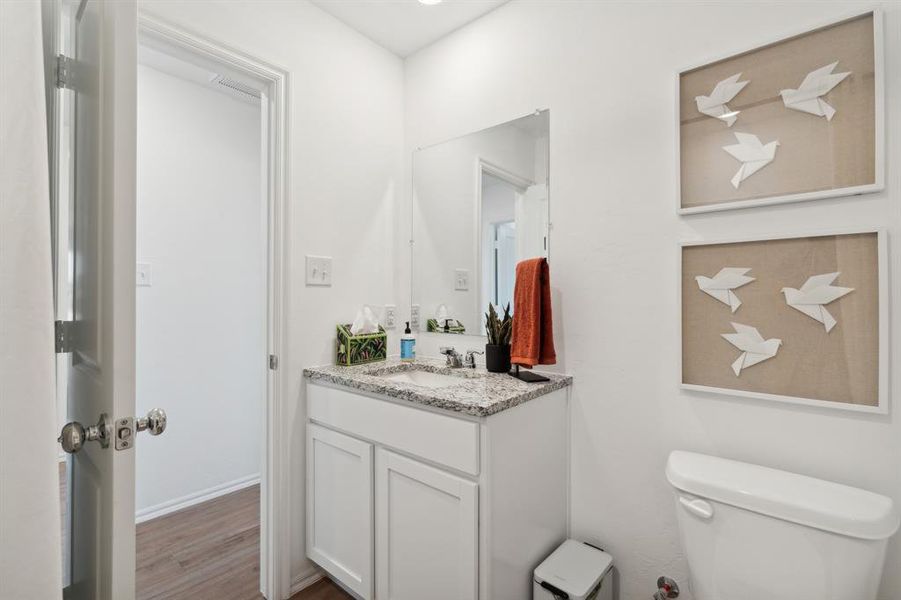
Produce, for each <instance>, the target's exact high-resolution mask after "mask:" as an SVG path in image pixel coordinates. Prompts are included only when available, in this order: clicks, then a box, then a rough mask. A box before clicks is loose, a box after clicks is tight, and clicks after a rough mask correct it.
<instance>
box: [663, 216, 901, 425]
mask: <svg viewBox="0 0 901 600" xmlns="http://www.w3.org/2000/svg"><path fill="white" fill-rule="evenodd" d="M859 234H876V249H877V261H878V264H877V266H876V269H877V276H878V278H879V286H878V287H879V289H878V292H877V294H878V302H879V327H878V337H879V340H878V362H879V365H878V370H879V372H878V404H877V405H876V406H868V405H861V404H851V403H845V402H836V401H831V400H821V399H817V398H803V397H796V396H786V395H782V394H770V393H762V392H754V391H747V390H740V389H734V388H721V387H714V386H706V385H699V384H690V383H685V382H684V381H683V376H684V358H685V357H684V350H683V330H682V318H683V314H684V313H683V302H682V297H683V287H682V279H683V277H682V251H683V249H684V248H689V247H695V246H714V245H720V244H737V243H743V242H765V241H775V240H791V239H803V238H816V237H828V236H842V235H859ZM679 272H680V276H679V278H678V281H679V283H678V311H679V312H678V315H677V321H678V328H679V387H680V389H682V390H685V391H688V392H697V393H704V394H710V395H719V396H729V397H737V398H749V399H753V400H763V401H767V402H777V403H785V404H795V405H802V406H814V407H820V408H828V409H833V410H844V411H851V412H858V413H869V414H877V415H886V414H888V413H889V331H890V325H889V287H888V285H889V282H888V233H887V230H886V229H885V228H880V227H874V228H849V229H829V230H818V231H801V232H796V233H790V234H773V235H764V236H739V237H727V238H716V239H703V240H691V241H683V242H680V243H679Z"/></svg>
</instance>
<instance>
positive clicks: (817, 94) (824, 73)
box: [779, 61, 851, 121]
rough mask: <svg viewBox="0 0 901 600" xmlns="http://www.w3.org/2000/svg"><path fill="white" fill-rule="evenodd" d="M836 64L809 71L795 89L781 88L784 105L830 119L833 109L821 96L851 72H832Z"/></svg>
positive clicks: (780, 93) (833, 113)
mask: <svg viewBox="0 0 901 600" xmlns="http://www.w3.org/2000/svg"><path fill="white" fill-rule="evenodd" d="M837 64H838V61H836V62H834V63H832V64H831V65H826V66H825V67H820V68H819V69H816V70H815V71H811V72H810V73H808V74H807V77H805V78H804V81H802V82H801V85H800V87H798V89H796V90H782V91H781V92H779V95H780V96H782V102H783V103H784V104H785V107H786V108H791V109H794V110H800V111H802V112H806V113H810V114H812V115H816V116H818V117H826V120H827V121H831V120H832V117H834V116H835V109H834V108H832V107H831V106H829V105H828V104H827V103H826V101H825V100H823V98H822V96H824V95H825V94H827V93H829V91H830V90H831V89H832V88H834V87H835V86H837V85H838V84H839V83H841V82H842V80H843V79H844V78H845V77H847V76H848V75H850V74H851V71H847V72H845V73H833V72H832V70H833V69H835V66H836V65H837Z"/></svg>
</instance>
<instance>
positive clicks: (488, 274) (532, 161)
mask: <svg viewBox="0 0 901 600" xmlns="http://www.w3.org/2000/svg"><path fill="white" fill-rule="evenodd" d="M549 122H550V115H549V112H548V111H547V110H543V111H536V112H535V113H533V114H531V115H528V116H525V117H522V118H520V119H516V120H514V121H510V122H508V123H503V124H501V125H497V126H495V127H491V128H490V129H485V130H483V131H479V132H476V133H472V134H469V135H465V136H463V137H459V138H456V139H453V140H450V141H447V142H443V143H440V144H436V145H434V146H429V147H427V148H421V149H419V150H417V151H416V152H414V154H413V245H412V260H413V265H412V273H413V278H412V290H411V297H412V304H413V306H414V307H417V306H418V307H419V330H420V332H423V333H436V334H467V335H484V333H485V322H484V321H485V316H484V315H485V313H486V312H487V310H488V304H489V303H492V304H494V305H495V306H496V307H498V312H500V313H501V314H502V313H503V307H504V306H506V305H507V303H508V302H509V303H510V306H511V310H512V306H513V287H514V285H515V273H516V264H517V263H518V262H519V261H521V260H524V259H527V258H535V257H547V256H548V245H549V240H548V222H549V220H548V207H549V204H548V192H549V190H548V139H549V136H548V133H549Z"/></svg>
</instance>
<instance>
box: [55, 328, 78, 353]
mask: <svg viewBox="0 0 901 600" xmlns="http://www.w3.org/2000/svg"><path fill="white" fill-rule="evenodd" d="M53 335H54V338H55V340H56V353H57V354H66V353H68V352H72V350H73V349H74V348H75V321H54V322H53Z"/></svg>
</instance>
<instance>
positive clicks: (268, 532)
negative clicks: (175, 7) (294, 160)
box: [138, 12, 290, 600]
mask: <svg viewBox="0 0 901 600" xmlns="http://www.w3.org/2000/svg"><path fill="white" fill-rule="evenodd" d="M138 34H139V39H140V37H141V36H148V37H151V38H153V39H155V40H159V41H161V42H163V43H165V44H167V45H171V46H174V47H176V48H178V49H179V50H183V51H186V52H188V53H190V54H194V55H198V56H201V57H203V58H205V59H208V60H213V61H215V62H217V63H220V64H222V65H224V66H226V67H228V68H230V69H232V70H234V71H237V72H239V73H242V74H244V75H246V76H248V77H251V78H253V79H256V80H260V81H262V82H263V83H264V85H265V89H264V90H263V93H264V95H265V97H266V99H267V100H268V106H267V107H266V115H265V126H264V129H263V131H262V133H263V135H264V139H265V144H266V156H265V161H266V167H265V178H264V180H265V183H266V186H265V190H266V191H265V197H266V212H267V229H268V231H267V271H268V272H267V288H268V289H267V323H266V347H267V352H268V354H269V356H270V357H273V356H274V357H275V363H274V364H273V363H272V361H271V359H270V363H269V365H268V369H267V380H266V403H265V409H264V415H263V424H264V427H263V461H262V463H263V464H262V471H261V481H260V592H261V593H262V594H263V595H264V596H265V597H266V598H269V599H270V600H283V599H284V598H287V597H288V593H289V591H290V546H289V542H290V540H289V538H288V531H289V525H290V514H289V513H288V509H289V498H290V482H289V479H288V475H289V472H288V466H289V456H288V447H289V445H288V443H287V442H288V435H287V429H286V424H285V423H286V419H285V414H286V413H285V408H284V402H285V401H286V399H287V398H288V397H289V395H288V391H287V389H286V378H284V377H282V375H281V369H280V365H285V364H290V362H289V361H288V360H287V350H288V344H287V341H286V340H285V336H284V335H283V331H284V329H285V325H286V313H285V306H287V304H288V296H287V294H288V286H287V285H286V282H287V277H286V274H287V272H288V265H287V262H288V260H289V256H290V254H289V253H288V250H289V248H288V243H289V241H288V240H287V238H286V236H285V223H287V222H288V204H287V201H286V199H287V189H288V188H287V185H288V181H287V179H288V177H287V164H288V162H287V161H288V147H287V132H288V112H287V107H288V71H287V70H286V69H284V68H281V67H278V66H275V65H273V64H271V63H269V62H266V61H264V60H261V59H259V58H256V57H254V56H251V55H249V54H246V53H244V52H242V51H240V50H237V49H235V48H232V47H230V46H228V45H227V44H223V43H221V42H218V41H214V40H211V39H209V38H207V37H204V36H200V35H198V34H196V33H194V32H190V31H187V30H185V29H183V28H181V27H176V26H173V25H171V24H168V23H165V22H163V21H160V20H158V19H157V18H155V17H151V16H149V15H147V14H145V13H141V12H139V15H138ZM263 358H264V357H261V359H263Z"/></svg>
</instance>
